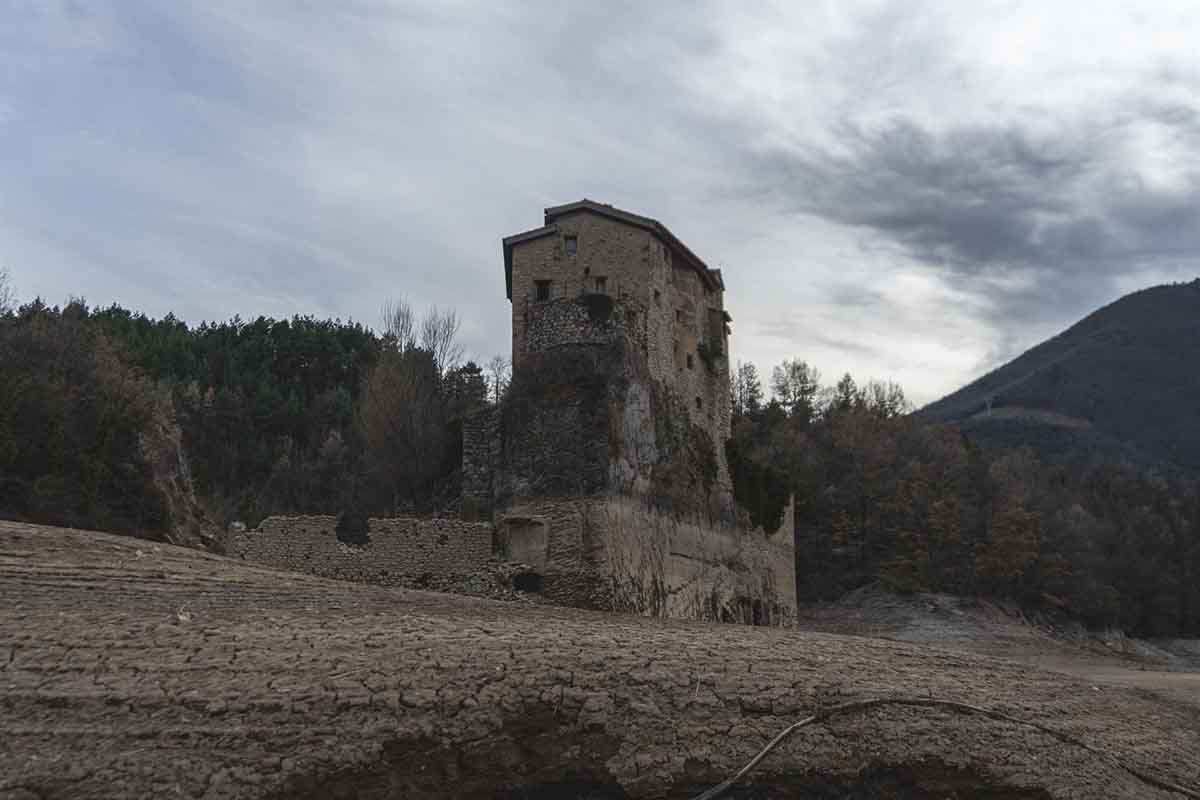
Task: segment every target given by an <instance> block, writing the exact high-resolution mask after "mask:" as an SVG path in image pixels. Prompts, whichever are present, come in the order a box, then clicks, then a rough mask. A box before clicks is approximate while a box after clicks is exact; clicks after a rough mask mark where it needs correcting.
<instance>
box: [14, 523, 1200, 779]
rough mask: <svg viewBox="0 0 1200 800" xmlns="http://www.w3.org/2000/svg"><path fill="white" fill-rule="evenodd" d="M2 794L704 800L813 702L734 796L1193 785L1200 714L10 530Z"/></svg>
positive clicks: (716, 629)
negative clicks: (872, 701)
mask: <svg viewBox="0 0 1200 800" xmlns="http://www.w3.org/2000/svg"><path fill="white" fill-rule="evenodd" d="M0 607H3V608H4V613H3V614H0V797H3V798H5V800H18V798H19V799H20V800H33V799H34V798H43V799H46V800H48V799H49V798H74V797H88V798H127V797H172V796H184V797H204V798H207V800H220V799H221V798H250V799H252V798H285V797H286V798H327V797H345V798H349V797H363V798H367V797H369V798H404V800H450V798H456V799H457V800H483V798H496V797H500V798H513V799H514V800H515V799H516V798H522V799H523V798H546V799H547V800H548V798H558V797H588V798H593V800H599V799H600V798H612V800H616V799H617V798H622V800H633V799H635V798H663V797H671V798H686V797H691V796H694V794H696V793H697V792H699V791H701V790H703V789H705V788H707V787H709V786H711V785H712V784H714V783H717V782H719V781H721V780H723V779H725V778H726V777H728V776H729V775H731V774H732V773H734V772H735V771H737V769H738V768H740V767H741V766H742V765H743V764H744V763H745V762H746V761H747V760H749V759H750V758H751V757H752V756H753V755H754V754H755V753H757V752H758V751H759V750H760V749H761V748H762V747H763V746H764V745H765V744H766V742H767V741H768V740H769V739H770V738H771V737H773V736H774V735H775V734H777V733H778V732H779V731H780V730H782V729H783V728H784V727H786V726H787V725H789V724H791V723H793V722H795V721H797V720H798V719H801V718H803V717H805V716H807V715H809V714H811V713H813V712H814V711H816V710H818V709H820V708H824V707H828V706H830V705H832V704H840V703H844V702H847V701H853V700H862V699H866V698H874V697H880V696H895V695H905V696H917V697H927V696H929V695H931V694H932V695H934V696H941V697H945V698H947V699H951V700H956V701H961V702H965V703H970V704H974V705H979V706H986V707H987V708H989V709H994V710H997V711H1001V712H1004V713H1005V714H1007V715H1009V716H1011V717H1014V718H1019V719H1021V720H1028V721H1032V722H1037V723H1039V724H1041V725H1043V726H1044V727H1045V728H1046V729H1048V730H1049V731H1051V732H1052V734H1060V733H1061V734H1065V735H1067V736H1069V737H1073V738H1075V739H1078V740H1080V741H1083V742H1086V743H1087V744H1088V745H1090V746H1091V747H1093V748H1096V749H1098V750H1099V751H1100V752H1101V753H1102V755H1101V754H1096V753H1094V752H1090V751H1088V750H1086V749H1083V748H1081V747H1078V746H1076V745H1072V744H1069V743H1067V742H1065V741H1063V740H1062V739H1060V738H1057V737H1056V736H1055V735H1051V733H1047V732H1046V731H1043V730H1037V729H1035V728H1031V727H1029V726H1027V725H1022V724H1018V723H1014V722H1011V721H1005V720H1001V719H992V718H988V717H982V716H978V715H970V714H961V713H955V712H953V711H950V710H945V709H942V710H938V709H929V708H912V707H899V706H897V707H882V708H876V709H871V710H867V711H863V712H862V713H858V714H850V715H846V716H842V717H838V718H835V719H832V720H830V721H829V722H828V723H826V724H823V725H820V726H814V727H811V728H807V729H805V730H804V731H801V732H800V733H798V734H797V735H796V736H795V737H794V738H792V739H790V740H788V741H787V742H786V743H784V744H783V745H782V746H781V747H780V748H779V749H778V750H776V751H775V752H774V753H773V754H772V755H770V756H769V757H768V758H767V759H766V760H765V761H764V762H763V763H762V764H761V765H760V766H759V768H758V769H756V770H755V771H754V772H753V773H751V775H750V776H748V777H747V779H746V780H745V782H743V783H742V784H740V785H739V787H738V789H737V790H736V791H735V793H734V794H733V795H732V796H734V797H742V798H748V797H761V798H767V797H813V798H835V797H836V798H845V797H879V798H928V799H929V800H933V799H934V798H936V800H943V799H944V798H946V797H986V798H992V799H993V800H1006V799H1007V800H1016V799H1018V798H1040V799H1043V800H1044V798H1080V799H1083V798H1089V799H1090V798H1101V797H1103V798H1115V799H1117V800H1120V799H1121V798H1143V799H1145V798H1149V799H1150V800H1153V799H1154V798H1163V800H1166V798H1170V797H1173V796H1178V795H1173V794H1171V793H1169V792H1165V791H1160V790H1158V789H1155V788H1153V787H1152V786H1150V785H1148V784H1147V783H1146V782H1145V781H1144V780H1141V779H1138V778H1136V777H1134V776H1133V775H1131V774H1130V773H1129V772H1127V771H1125V770H1124V769H1122V768H1121V767H1119V766H1118V765H1117V759H1119V760H1120V761H1122V762H1127V763H1131V764H1134V765H1136V766H1138V767H1140V768H1141V769H1142V770H1143V771H1147V772H1150V773H1153V774H1154V775H1156V776H1157V777H1158V778H1160V779H1164V780H1169V781H1173V782H1175V783H1182V784H1185V785H1190V786H1192V787H1196V786H1198V785H1200V717H1197V712H1196V707H1195V705H1179V704H1173V703H1171V702H1168V701H1166V700H1164V699H1163V698H1161V697H1159V696H1158V695H1156V694H1154V693H1151V692H1145V691H1142V692H1134V691H1127V690H1122V689H1117V688H1113V687H1109V686H1102V687H1096V686H1094V685H1091V684H1089V683H1085V682H1080V681H1078V680H1075V679H1072V678H1069V677H1067V676H1064V675H1060V674H1055V673H1049V672H1043V671H1040V670H1037V669H1031V668H1029V667H1028V666H1026V665H1022V664H1017V663H1013V662H1006V661H1001V660H989V659H985V658H981V657H978V656H971V655H965V654H961V653H954V652H950V651H941V650H931V649H929V648H927V647H918V646H914V645H907V644H900V643H894V642H883V641H879V640H870V639H863V638H855V637H840V636H834V635H824V634H811V633H801V632H797V631H790V630H780V629H769V628H749V627H744V626H717V625H707V624H700V623H687V622H679V621H672V622H662V621H658V620H650V619H645V618H641V617H635V616H619V615H611V614H600V613H594V612H586V611H580V610H577V609H568V608H548V607H539V608H522V607H515V606H514V605H512V604H502V603H494V602H488V601H481V600H476V599H472V598H465V597H455V596H449V595H434V594H427V593H423V592H409V591H403V590H397V589H388V588H383V587H365V586H356V585H351V584H345V583H340V582H336V581H329V580H324V579H320V578H314V577H310V576H306V575H299V574H294V573H288V572H276V571H273V570H269V569H264V568H261V567H256V566H253V565H249V564H246V563H244V562H238V561H234V560H231V559H226V558H220V557H217V556H213V555H209V554H206V553H201V552H196V551H192V550H186V549H183V548H177V547H171V546H169V545H160V544H152V543H147V542H144V541H137V540H132V539H126V538H121V537H116V536H107V535H103V534H93V533H88V532H81V531H70V530H61V529H52V528H40V527H37V526H29V525H18V524H15V523H3V522H0Z"/></svg>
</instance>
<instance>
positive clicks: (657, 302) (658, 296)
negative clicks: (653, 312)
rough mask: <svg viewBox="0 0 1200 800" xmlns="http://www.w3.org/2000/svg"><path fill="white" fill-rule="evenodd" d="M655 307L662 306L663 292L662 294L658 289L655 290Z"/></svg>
mask: <svg viewBox="0 0 1200 800" xmlns="http://www.w3.org/2000/svg"><path fill="white" fill-rule="evenodd" d="M654 305H656V306H661V305H662V292H660V291H659V290H658V289H655V290H654Z"/></svg>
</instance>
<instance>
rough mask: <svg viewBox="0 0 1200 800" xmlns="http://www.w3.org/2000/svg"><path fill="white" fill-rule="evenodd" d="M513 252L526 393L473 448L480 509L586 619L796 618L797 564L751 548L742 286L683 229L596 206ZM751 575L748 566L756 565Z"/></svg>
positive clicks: (507, 256)
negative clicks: (743, 488) (737, 426)
mask: <svg viewBox="0 0 1200 800" xmlns="http://www.w3.org/2000/svg"><path fill="white" fill-rule="evenodd" d="M543 223H544V224H543V225H542V226H540V227H538V228H534V229H532V230H528V231H525V232H523V233H518V234H515V235H513V236H509V237H507V238H505V239H504V240H503V252H504V273H505V285H506V289H507V294H508V299H509V300H510V301H511V303H512V363H513V381H512V386H511V388H510V391H509V396H508V397H507V398H506V400H505V402H504V404H503V405H502V408H500V409H499V410H497V411H496V412H494V413H493V414H492V415H491V416H490V417H481V418H479V419H476V420H472V421H471V422H470V423H469V424H468V425H467V427H466V433H465V439H464V508H470V509H475V510H478V511H479V512H481V513H489V512H490V513H492V514H493V517H494V519H495V521H496V523H497V527H498V531H499V537H498V538H499V543H500V548H501V550H502V551H503V552H504V554H505V555H506V556H507V557H509V558H512V559H514V560H521V561H525V562H527V563H530V564H533V565H534V566H535V567H537V568H538V569H539V570H541V571H542V572H544V575H545V585H546V591H547V592H548V593H550V594H552V595H558V596H559V599H561V600H565V601H567V602H573V603H578V604H583V605H596V606H602V607H614V606H615V607H620V608H633V609H635V610H641V611H649V612H652V613H669V614H674V615H680V616H718V617H728V616H731V615H732V616H738V615H741V616H752V615H753V616H755V617H756V618H757V617H760V616H772V615H774V614H776V613H777V612H779V611H780V610H786V609H787V608H790V607H792V605H793V602H794V599H793V597H792V595H793V593H794V590H793V588H792V587H793V586H794V577H793V572H794V565H793V563H792V556H791V552H792V551H791V547H790V545H791V543H790V533H789V535H788V536H787V537H786V538H787V540H788V541H786V543H783V544H786V547H784V548H783V549H780V547H781V546H782V545H781V543H779V542H775V543H772V542H771V541H770V540H769V539H768V537H767V536H766V535H765V534H763V533H762V532H761V531H759V532H757V533H755V532H750V531H747V530H745V526H744V524H741V521H742V519H744V517H743V516H742V515H739V513H738V511H737V509H736V507H735V504H734V502H733V493H732V486H731V482H730V477H729V470H728V466H727V463H726V458H725V443H726V441H727V440H728V438H729V435H730V392H729V359H728V352H729V334H730V331H729V325H730V317H729V315H728V313H727V312H726V311H725V307H724V292H725V284H724V281H723V279H722V276H721V272H720V271H719V270H715V269H710V268H709V267H708V266H707V265H706V264H705V263H704V262H703V261H702V260H701V259H700V258H699V257H698V256H697V255H696V254H695V253H693V252H692V251H691V250H690V249H689V248H688V247H687V246H686V245H685V244H683V242H681V241H680V240H679V239H678V238H677V237H676V236H675V235H674V234H672V233H671V231H670V230H668V229H667V227H666V226H665V225H663V224H662V223H660V222H658V221H657V220H654V219H651V218H649V217H643V216H640V215H637V214H631V213H629V212H627V211H622V210H620V209H616V208H613V207H612V206H609V205H604V204H601V203H596V202H593V201H591V200H582V201H579V202H576V203H570V204H567V205H562V206H555V207H552V208H547V209H545V216H544V220H543ZM739 559H740V561H739Z"/></svg>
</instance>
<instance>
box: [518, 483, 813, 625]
mask: <svg viewBox="0 0 1200 800" xmlns="http://www.w3.org/2000/svg"><path fill="white" fill-rule="evenodd" d="M497 549H498V553H499V555H500V557H501V558H514V559H515V558H519V559H520V560H522V561H524V562H525V563H528V564H530V565H532V566H533V567H534V568H535V569H536V570H538V571H539V572H540V573H541V574H542V576H543V578H542V593H543V594H544V595H545V596H546V597H548V598H549V599H551V600H553V601H555V602H559V603H563V604H567V605H578V606H585V607H590V608H601V609H608V610H617V611H633V612H638V613H643V614H649V615H652V616H662V617H681V618H692V619H697V618H698V619H718V620H723V621H739V622H754V623H759V624H762V623H775V622H779V621H781V620H783V619H786V618H789V617H791V616H794V614H795V610H796V584H795V551H794V548H793V544H792V541H791V538H790V534H787V535H784V534H782V533H781V534H779V535H776V536H770V537H769V536H766V535H764V534H763V533H762V532H761V531H745V530H742V529H740V528H737V527H735V526H726V525H720V524H713V523H709V522H705V521H703V520H702V519H696V518H687V517H684V516H679V515H672V514H666V513H663V512H661V511H658V510H656V509H654V508H652V507H650V506H648V505H647V504H645V503H643V502H641V501H639V500H637V499H635V498H629V497H604V498H580V499H561V500H538V501H534V502H529V503H524V504H520V505H517V506H514V507H513V508H511V509H509V510H508V512H507V513H506V514H505V515H504V516H503V517H502V518H501V519H500V520H499V522H498V526H497Z"/></svg>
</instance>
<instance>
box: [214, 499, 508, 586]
mask: <svg viewBox="0 0 1200 800" xmlns="http://www.w3.org/2000/svg"><path fill="white" fill-rule="evenodd" d="M367 530H368V541H367V542H365V543H364V544H361V545H360V544H349V543H346V542H343V541H341V540H339V539H338V537H337V517H331V516H307V517H268V518H267V519H264V520H263V521H262V523H261V524H260V525H259V526H258V529H257V530H251V531H240V532H231V533H229V534H228V540H227V542H226V554H227V555H229V556H231V557H233V558H241V559H244V560H246V561H252V562H255V563H258V564H265V565H267V566H271V567H277V568H279V569H286V570H291V571H293V572H307V573H309V574H312V575H319V576H321V577H323V578H335V579H337V580H346V581H356V582H360V583H376V584H383V585H386V586H410V585H413V584H421V583H425V582H427V581H428V580H429V579H430V578H453V577H458V576H463V575H467V574H469V573H471V572H474V571H476V570H478V569H481V568H483V567H485V566H487V564H488V562H489V561H491V560H492V525H491V524H490V523H478V522H464V521H462V520H457V519H448V518H433V519H421V518H415V517H391V518H386V519H371V520H369V521H368V523H367Z"/></svg>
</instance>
